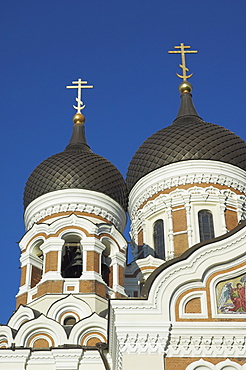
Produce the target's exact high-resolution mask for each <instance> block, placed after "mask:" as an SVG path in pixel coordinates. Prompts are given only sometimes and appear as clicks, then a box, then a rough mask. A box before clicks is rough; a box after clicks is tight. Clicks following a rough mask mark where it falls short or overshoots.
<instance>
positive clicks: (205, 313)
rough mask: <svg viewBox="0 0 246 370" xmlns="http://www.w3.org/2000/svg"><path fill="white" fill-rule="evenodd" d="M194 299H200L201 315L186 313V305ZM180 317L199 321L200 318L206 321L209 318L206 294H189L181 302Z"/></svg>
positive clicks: (196, 292)
mask: <svg viewBox="0 0 246 370" xmlns="http://www.w3.org/2000/svg"><path fill="white" fill-rule="evenodd" d="M194 298H200V302H201V312H200V313H186V312H185V307H186V304H187V303H188V302H189V301H190V300H192V299H194ZM179 317H180V318H181V319H198V318H199V319H206V318H207V317H208V309H207V297H206V292H202V291H201V292H198V291H194V292H189V293H187V294H186V295H185V296H184V297H183V298H182V299H181V301H180V304H179Z"/></svg>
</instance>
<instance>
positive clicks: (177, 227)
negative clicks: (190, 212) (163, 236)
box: [172, 209, 187, 233]
mask: <svg viewBox="0 0 246 370" xmlns="http://www.w3.org/2000/svg"><path fill="white" fill-rule="evenodd" d="M172 219H173V232H174V233H177V232H179V231H185V230H187V221H186V210H185V209H179V210H177V211H173V212H172Z"/></svg>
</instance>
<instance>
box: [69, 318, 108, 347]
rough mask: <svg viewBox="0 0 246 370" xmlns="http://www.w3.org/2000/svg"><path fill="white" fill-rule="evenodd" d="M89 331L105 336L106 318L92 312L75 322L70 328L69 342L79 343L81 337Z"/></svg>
mask: <svg viewBox="0 0 246 370" xmlns="http://www.w3.org/2000/svg"><path fill="white" fill-rule="evenodd" d="M89 333H98V334H100V335H101V336H104V337H105V338H107V320H106V319H105V318H102V317H100V316H98V315H97V314H96V313H94V314H92V315H91V316H90V317H87V318H86V319H84V320H81V321H79V322H77V324H75V325H74V326H73V328H72V330H71V333H70V335H69V342H71V343H76V344H79V345H80V344H81V341H82V339H83V337H84V336H85V335H86V334H89Z"/></svg>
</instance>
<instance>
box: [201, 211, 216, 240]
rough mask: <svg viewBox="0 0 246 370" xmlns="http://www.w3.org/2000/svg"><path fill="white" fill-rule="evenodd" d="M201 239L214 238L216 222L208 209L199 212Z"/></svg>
mask: <svg viewBox="0 0 246 370" xmlns="http://www.w3.org/2000/svg"><path fill="white" fill-rule="evenodd" d="M198 222H199V232H200V241H201V242H203V241H204V240H209V239H213V238H214V223H213V215H212V213H211V212H210V211H208V210H202V211H199V212H198Z"/></svg>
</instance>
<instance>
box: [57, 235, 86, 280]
mask: <svg viewBox="0 0 246 370" xmlns="http://www.w3.org/2000/svg"><path fill="white" fill-rule="evenodd" d="M64 239H65V243H64V245H63V247H62V262H61V275H62V277H64V278H78V277H80V276H81V274H82V266H83V259H82V252H81V246H80V238H79V237H78V236H76V235H68V236H66V237H64Z"/></svg>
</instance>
